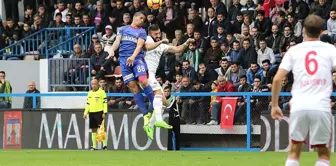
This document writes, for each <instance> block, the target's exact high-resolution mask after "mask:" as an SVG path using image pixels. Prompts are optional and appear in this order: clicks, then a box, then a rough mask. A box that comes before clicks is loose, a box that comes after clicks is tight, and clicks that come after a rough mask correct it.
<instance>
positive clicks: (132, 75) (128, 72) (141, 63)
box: [119, 57, 148, 84]
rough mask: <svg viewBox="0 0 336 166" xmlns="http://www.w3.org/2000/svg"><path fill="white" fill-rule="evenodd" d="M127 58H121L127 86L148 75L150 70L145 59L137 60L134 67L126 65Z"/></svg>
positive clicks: (122, 72) (121, 67)
mask: <svg viewBox="0 0 336 166" xmlns="http://www.w3.org/2000/svg"><path fill="white" fill-rule="evenodd" d="M127 58H128V57H120V58H119V60H120V70H121V74H122V77H123V79H124V83H125V84H127V83H129V82H131V81H134V80H136V79H137V78H138V77H139V76H143V75H145V76H147V75H148V72H147V71H148V68H147V64H146V62H145V60H144V58H137V59H135V60H134V63H133V66H127V65H126V62H127Z"/></svg>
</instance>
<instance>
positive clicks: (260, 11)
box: [257, 10, 265, 16]
mask: <svg viewBox="0 0 336 166" xmlns="http://www.w3.org/2000/svg"><path fill="white" fill-rule="evenodd" d="M257 15H262V16H264V15H265V12H264V11H263V10H258V11H257Z"/></svg>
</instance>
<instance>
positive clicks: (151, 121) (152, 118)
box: [149, 113, 156, 127]
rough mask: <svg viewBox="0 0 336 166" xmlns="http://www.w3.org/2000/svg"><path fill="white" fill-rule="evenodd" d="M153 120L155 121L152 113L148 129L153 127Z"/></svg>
mask: <svg viewBox="0 0 336 166" xmlns="http://www.w3.org/2000/svg"><path fill="white" fill-rule="evenodd" d="M155 120H156V118H155V114H154V113H153V115H152V117H151V118H150V120H149V126H150V127H154V124H155Z"/></svg>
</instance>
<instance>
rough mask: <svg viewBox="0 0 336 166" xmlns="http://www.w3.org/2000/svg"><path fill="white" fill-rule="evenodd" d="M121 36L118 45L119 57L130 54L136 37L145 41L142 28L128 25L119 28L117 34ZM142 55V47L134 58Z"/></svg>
mask: <svg viewBox="0 0 336 166" xmlns="http://www.w3.org/2000/svg"><path fill="white" fill-rule="evenodd" d="M117 35H119V36H121V42H120V47H119V57H127V58H128V57H130V56H132V54H133V52H134V50H135V48H136V46H137V43H138V39H139V38H141V39H143V40H145V41H146V38H147V34H146V31H145V30H144V29H143V28H133V27H131V26H130V25H127V26H123V27H121V28H120V29H119V31H118V34H117ZM143 57H144V50H143V49H142V50H141V51H140V53H139V55H137V56H136V59H138V58H143Z"/></svg>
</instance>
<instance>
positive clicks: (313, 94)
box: [279, 41, 336, 112]
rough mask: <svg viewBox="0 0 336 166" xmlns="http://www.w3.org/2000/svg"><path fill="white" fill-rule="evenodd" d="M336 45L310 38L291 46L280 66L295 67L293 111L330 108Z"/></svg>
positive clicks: (290, 68)
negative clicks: (310, 39)
mask: <svg viewBox="0 0 336 166" xmlns="http://www.w3.org/2000/svg"><path fill="white" fill-rule="evenodd" d="M335 66H336V48H335V47H334V46H333V45H330V44H327V43H323V42H321V41H307V42H303V43H300V44H298V45H296V46H294V47H292V48H290V49H289V50H288V52H287V53H286V54H285V56H284V58H283V60H282V62H281V64H280V66H279V68H281V69H285V70H287V71H292V72H293V75H294V83H293V87H292V99H291V101H290V104H291V112H292V111H306V110H307V111H309V110H313V111H327V112H330V110H331V106H330V96H331V93H332V74H331V72H332V69H333V68H334V67H335Z"/></svg>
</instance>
